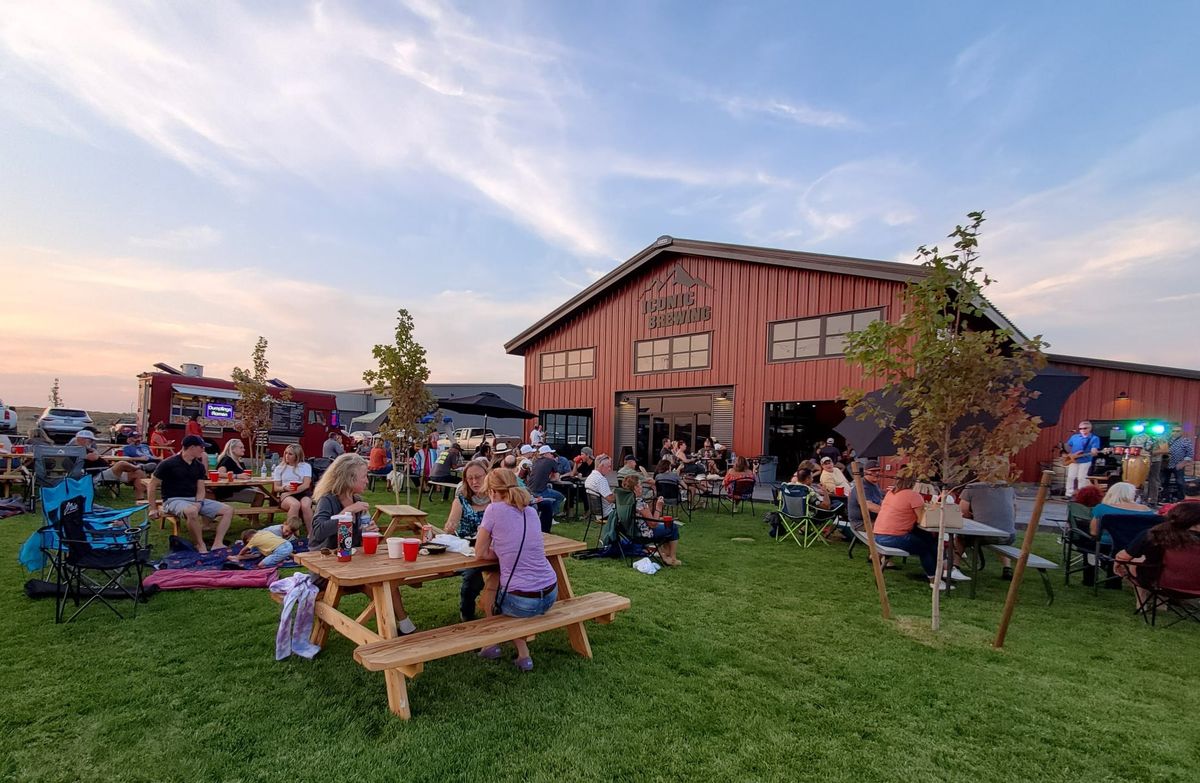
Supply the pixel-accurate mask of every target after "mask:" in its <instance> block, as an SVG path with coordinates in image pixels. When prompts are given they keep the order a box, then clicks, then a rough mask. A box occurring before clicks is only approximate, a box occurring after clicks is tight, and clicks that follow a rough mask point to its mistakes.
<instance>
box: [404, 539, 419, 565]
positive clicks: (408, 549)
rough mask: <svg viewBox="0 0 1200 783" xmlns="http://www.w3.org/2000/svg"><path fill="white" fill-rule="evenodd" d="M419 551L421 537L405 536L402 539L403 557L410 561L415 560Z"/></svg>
mask: <svg viewBox="0 0 1200 783" xmlns="http://www.w3.org/2000/svg"><path fill="white" fill-rule="evenodd" d="M420 551H421V539H419V538H406V539H404V559H405V560H407V561H408V562H410V563H414V562H416V560H417V555H418V554H419V553H420Z"/></svg>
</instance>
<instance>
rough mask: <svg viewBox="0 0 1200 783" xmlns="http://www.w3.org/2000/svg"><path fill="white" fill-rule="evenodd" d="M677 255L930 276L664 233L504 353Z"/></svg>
mask: <svg viewBox="0 0 1200 783" xmlns="http://www.w3.org/2000/svg"><path fill="white" fill-rule="evenodd" d="M678 256H704V257H707V258H722V259H726V260H729V261H742V262H745V263H750V264H766V265H768V266H782V267H788V268H791V269H805V270H811V271H814V272H828V273H830V274H841V275H854V276H856V277H869V278H872V279H875V280H892V281H895V282H900V283H907V282H908V281H910V280H914V279H919V278H923V277H926V276H927V275H928V272H926V271H925V270H924V269H922V268H921V267H920V266H917V265H916V264H904V263H899V262H896V261H873V260H870V259H866V258H852V257H849V256H831V255H825V254H822V253H805V252H801V251H797V250H780V249H776V248H766V247H753V246H750V245H730V244H725V243H722V242H704V241H701V240H695V239H676V238H674V237H670V236H662V237H659V238H658V239H657V240H655V241H654V244H652V245H650V246H649V247H646V248H644V249H643V250H642V251H641V252H639V253H637V255H635V256H633V257H632V258H630V259H629V260H628V261H625V262H624V263H622V264H621V265H620V266H618V267H617V268H616V269H613V270H612V271H611V272H609V273H608V274H606V275H604V277H601V278H600V279H599V280H597V281H596V282H594V283H592V284H591V285H590V286H588V287H587V288H585V289H583V290H582V291H580V292H579V293H578V294H576V295H575V296H573V297H571V298H570V299H568V300H567V301H566V302H564V303H563V304H561V305H560V306H558V307H557V308H555V309H554V310H552V311H551V312H550V313H549V314H547V315H546V316H545V317H543V318H542V319H541V320H539V321H538V322H537V323H535V324H533V325H532V326H530V327H529V328H528V329H526V330H525V331H523V332H521V333H520V334H518V335H517V336H516V337H514V338H512V339H511V340H509V341H508V342H507V343H505V344H504V350H505V352H506V353H510V354H516V355H519V356H523V355H524V354H525V351H526V349H527V348H528V347H529V345H530V344H531V343H533V342H534V341H535V340H537V339H538V338H540V337H542V336H543V335H545V334H546V333H547V332H549V331H551V330H552V329H554V328H555V327H557V326H558V325H559V324H560V323H561V322H562V321H564V320H565V319H567V318H568V317H570V316H571V315H572V314H573V313H575V312H576V311H577V310H579V309H580V308H583V307H586V306H587V305H589V304H591V303H592V302H594V301H596V300H597V299H599V298H600V297H601V296H603V295H604V294H605V293H607V292H608V291H609V290H610V289H612V288H614V287H616V286H617V285H619V284H621V283H622V282H625V281H626V280H629V279H631V278H632V277H634V276H635V275H637V274H638V273H639V272H641V271H642V270H643V269H644V268H645V267H647V266H649V265H651V264H653V263H656V262H657V261H659V260H660V259H662V258H666V257H678ZM982 309H983V311H984V313H985V315H986V317H987V318H988V320H990V321H992V322H993V323H994V324H995V325H996V326H997V327H999V328H1001V329H1006V330H1008V331H1009V332H1010V333H1011V334H1012V335H1013V339H1014V341H1016V342H1017V343H1018V344H1023V343H1024V342H1026V340H1027V339H1028V338H1026V337H1025V335H1024V334H1022V333H1021V330H1019V329H1017V327H1016V326H1015V325H1013V324H1012V323H1011V322H1010V321H1009V320H1008V319H1007V318H1005V317H1004V315H1003V314H1002V313H1001V312H1000V311H999V310H997V309H996V308H995V307H994V306H992V304H991V303H990V302H988V301H987V300H984V301H983V303H982Z"/></svg>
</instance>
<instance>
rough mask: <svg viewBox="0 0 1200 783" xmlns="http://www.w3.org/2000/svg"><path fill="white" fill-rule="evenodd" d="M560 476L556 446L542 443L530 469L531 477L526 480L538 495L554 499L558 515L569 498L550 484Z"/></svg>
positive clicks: (555, 511) (546, 498) (527, 484)
mask: <svg viewBox="0 0 1200 783" xmlns="http://www.w3.org/2000/svg"><path fill="white" fill-rule="evenodd" d="M522 451H524V449H522ZM558 477H559V472H558V457H556V456H555V454H554V447H553V446H550V445H542V446H541V447H539V448H538V450H537V459H535V460H534V461H533V468H532V469H531V470H530V471H529V478H528V479H526V480H525V484H526V486H528V488H529V491H530V492H532V493H533V494H534V495H535V496H536V497H540V498H542V499H544V500H552V501H554V515H555V516H558V513H559V511H561V510H562V504H563V501H565V500H566V499H567V496H566V495H564V494H563V493H561V492H559V491H558V490H556V489H555V488H554V487H552V486H550V482H552V481H554V480H555V479H557V478H558Z"/></svg>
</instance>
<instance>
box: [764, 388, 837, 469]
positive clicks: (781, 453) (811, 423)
mask: <svg viewBox="0 0 1200 783" xmlns="http://www.w3.org/2000/svg"><path fill="white" fill-rule="evenodd" d="M845 405H846V403H845V402H842V401H838V400H822V401H816V402H806V401H802V402H768V403H767V410H766V425H767V426H766V430H767V431H766V433H765V438H764V440H765V443H764V444H763V446H764V451H763V453H764V454H770V455H771V456H773V457H778V458H779V468H778V470H777V471H776V474H775V475H776V476H777V477H778V479H779V480H780V481H786V480H788V479H789V478H790V477H791V475H792V474H793V473H795V472H796V467H797V466H798V465H799V464H800V462H801V461H802V460H806V459H809V458H811V457H812V456H813V455H814V453H815V450H816V446H817V445H818V444H823V443H824V441H825V439H826V438H833V439H834V442H835V444H836V445H837V447H838V448H839V449H840V448H845V446H846V441H845V439H844V438H843V437H842V436H841V435H838V434H837V433H836V432H834V431H833V428H834V427H836V426H837V425H838V424H840V423H841V422H842V419H844V418H846V411H845Z"/></svg>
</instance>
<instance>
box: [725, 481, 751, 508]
mask: <svg viewBox="0 0 1200 783" xmlns="http://www.w3.org/2000/svg"><path fill="white" fill-rule="evenodd" d="M756 483H757V482H756V481H755V480H754V479H752V478H740V479H734V481H733V484H731V485H730V487H729V507H730V513H733V514H736V513H738V512H739V511H741V507H742V504H743V503H749V504H750V513H751V514H753V513H754V485H755V484H756Z"/></svg>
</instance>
